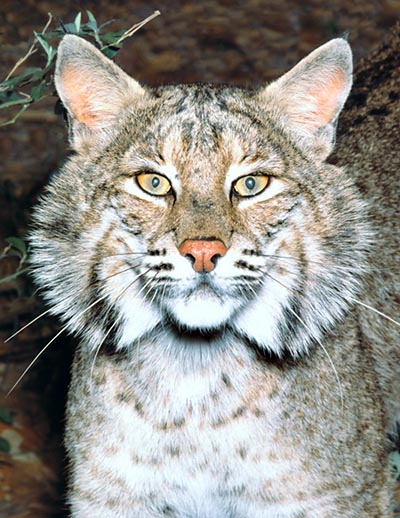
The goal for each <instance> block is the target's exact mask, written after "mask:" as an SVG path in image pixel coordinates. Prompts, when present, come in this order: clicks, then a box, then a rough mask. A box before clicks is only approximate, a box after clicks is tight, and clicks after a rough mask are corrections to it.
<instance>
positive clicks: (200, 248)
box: [179, 239, 227, 273]
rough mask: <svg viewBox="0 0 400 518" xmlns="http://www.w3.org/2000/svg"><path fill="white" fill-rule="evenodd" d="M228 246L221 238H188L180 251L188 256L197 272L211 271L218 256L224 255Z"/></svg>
mask: <svg viewBox="0 0 400 518" xmlns="http://www.w3.org/2000/svg"><path fill="white" fill-rule="evenodd" d="M226 252H227V248H226V246H225V245H224V243H223V242H222V241H220V240H219V239H210V240H208V239H186V240H185V241H184V242H183V243H182V244H181V246H180V247H179V253H180V254H181V255H183V256H184V257H188V258H189V259H190V260H191V261H192V263H193V269H194V270H195V271H196V272H199V273H203V272H211V271H212V270H214V268H215V264H216V262H217V259H218V257H223V256H224V255H225V254H226Z"/></svg>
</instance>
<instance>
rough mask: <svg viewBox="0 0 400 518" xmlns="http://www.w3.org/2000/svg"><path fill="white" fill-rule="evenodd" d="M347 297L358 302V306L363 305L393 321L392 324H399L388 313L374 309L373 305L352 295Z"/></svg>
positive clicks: (399, 324)
mask: <svg viewBox="0 0 400 518" xmlns="http://www.w3.org/2000/svg"><path fill="white" fill-rule="evenodd" d="M347 298H348V299H350V300H351V301H353V302H355V303H356V304H359V305H360V306H364V307H365V308H367V309H369V310H370V311H373V312H374V313H377V314H378V315H380V316H381V317H383V318H386V319H387V320H389V321H390V322H393V324H396V326H400V322H398V321H397V320H395V319H394V318H391V317H389V315H386V313H382V311H379V310H378V309H375V308H374V307H372V306H370V305H369V304H366V303H365V302H361V300H357V299H355V298H354V297H350V296H347Z"/></svg>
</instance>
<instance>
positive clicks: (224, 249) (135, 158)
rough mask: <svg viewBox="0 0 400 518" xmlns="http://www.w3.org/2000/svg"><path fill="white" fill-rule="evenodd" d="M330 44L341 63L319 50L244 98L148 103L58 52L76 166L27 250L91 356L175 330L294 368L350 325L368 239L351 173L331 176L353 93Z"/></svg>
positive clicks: (85, 49) (150, 98)
mask: <svg viewBox="0 0 400 518" xmlns="http://www.w3.org/2000/svg"><path fill="white" fill-rule="evenodd" d="M335 41H336V44H335V49H334V52H335V53H336V54H337V56H336V58H335V59H333V57H332V56H331V55H330V53H329V52H328V51H327V50H325V52H326V53H327V56H325V57H324V52H322V53H321V50H320V49H319V50H318V51H316V53H318V52H319V54H317V55H316V57H314V59H310V57H309V58H307V59H306V60H304V62H301V63H300V64H299V65H298V66H297V67H296V68H295V69H294V70H293V71H292V72H290V73H289V74H287V76H284V77H283V78H281V79H280V80H279V81H278V82H277V83H273V84H272V85H270V86H269V87H267V88H266V89H261V90H258V91H246V90H240V89H232V88H219V87H211V86H195V85H193V86H186V85H181V86H173V87H165V88H159V89H154V90H152V89H146V90H144V89H143V88H142V87H140V86H139V85H138V84H137V83H136V82H135V81H133V80H132V79H130V78H129V77H128V76H126V75H125V74H124V73H123V72H122V71H121V70H120V69H118V68H117V67H116V66H115V65H114V64H113V63H111V62H109V61H108V60H106V58H104V57H103V56H102V55H101V54H100V53H99V52H98V51H96V50H95V49H94V48H93V47H91V46H90V45H89V44H87V43H86V42H84V41H81V40H80V39H79V38H76V37H73V36H68V37H66V38H65V39H64V41H63V44H62V46H61V47H60V51H59V56H60V57H59V62H58V70H57V75H56V84H57V88H58V91H59V94H60V96H61V98H62V100H63V102H64V104H65V105H66V107H67V109H68V111H69V114H70V117H71V128H72V143H73V145H74V147H75V149H76V151H77V154H76V155H75V156H74V157H72V158H71V159H70V161H69V162H68V163H67V164H66V166H65V167H64V170H63V171H62V172H61V174H60V175H59V176H58V177H57V178H56V179H55V180H54V182H53V184H52V185H51V187H50V193H49V195H48V196H47V198H46V199H45V200H44V202H43V203H42V206H41V208H39V210H38V212H37V216H36V220H37V224H38V228H37V230H36V231H35V233H34V234H33V237H32V243H33V246H34V248H35V255H34V262H35V263H36V265H37V266H38V269H37V272H38V273H37V278H38V280H39V282H40V284H42V285H43V284H44V285H47V289H48V291H47V296H48V298H49V299H50V300H51V302H52V303H53V304H54V312H55V313H58V314H61V315H62V316H63V318H64V319H65V321H66V322H67V324H68V326H69V327H70V329H72V330H75V331H78V332H81V333H83V334H84V335H85V336H86V338H87V340H88V341H89V342H90V343H91V344H92V347H95V348H97V347H98V344H99V343H100V344H102V343H104V341H105V340H106V339H111V340H112V343H113V345H114V346H115V347H117V348H122V347H130V346H131V345H132V344H133V343H134V342H135V341H137V340H138V339H140V338H141V337H142V336H143V335H144V334H149V333H160V332H163V330H168V329H170V328H174V329H178V330H179V331H180V332H181V333H209V332H212V333H217V334H218V333H219V334H220V333H222V332H227V331H229V332H233V333H235V334H239V335H242V336H246V337H247V338H248V339H249V340H251V341H253V342H255V344H256V345H257V346H258V347H261V348H267V349H269V350H271V351H273V352H274V353H277V354H281V353H282V352H283V351H284V350H285V349H288V350H289V351H291V353H292V354H294V355H297V354H300V353H301V352H303V351H304V350H305V349H306V348H307V347H308V345H309V343H310V342H311V341H315V340H318V339H319V336H320V333H321V331H322V330H323V329H326V328H329V327H330V326H331V325H332V323H333V322H334V321H335V320H337V319H338V318H339V317H340V316H341V315H342V313H343V311H344V310H345V309H346V308H347V307H348V304H349V302H350V301H351V296H353V294H354V293H355V292H356V289H357V283H358V277H359V274H360V272H362V269H363V261H364V253H365V250H364V245H362V244H361V243H365V233H366V230H365V228H364V224H363V223H362V220H363V209H362V206H361V204H360V202H359V201H358V198H357V195H356V193H355V191H354V190H353V188H352V186H351V185H350V184H349V181H348V179H347V177H346V175H345V173H344V172H343V171H342V170H340V169H338V168H334V167H333V166H330V165H327V164H326V163H324V159H325V157H326V156H327V154H329V152H330V150H331V147H332V142H333V138H334V126H335V123H336V119H337V115H338V113H339V111H340V109H341V107H342V105H343V103H344V100H345V98H346V95H347V93H348V90H349V88H350V72H351V63H350V62H349V59H350V58H349V51H348V49H347V44H346V43H345V42H344V41H342V40H335ZM327 45H331V46H332V44H327ZM322 48H323V47H322ZM333 61H334V65H333V64H332V62H333ZM82 62H83V63H85V65H81V63H82ZM306 79H307V80H306ZM318 82H319V83H320V86H318ZM299 85H300V86H299ZM321 85H322V86H321ZM327 90H328V91H330V93H331V97H332V99H331V97H329V96H328V95H327ZM321 92H322V93H321ZM355 263H356V267H355Z"/></svg>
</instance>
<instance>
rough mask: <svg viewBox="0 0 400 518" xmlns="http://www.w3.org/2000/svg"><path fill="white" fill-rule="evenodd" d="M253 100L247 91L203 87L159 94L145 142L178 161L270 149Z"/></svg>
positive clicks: (264, 126) (170, 90) (167, 89)
mask: <svg viewBox="0 0 400 518" xmlns="http://www.w3.org/2000/svg"><path fill="white" fill-rule="evenodd" d="M253 97H254V95H253V94H252V92H251V91H243V90H241V89H233V88H221V87H212V86H207V85H180V86H176V87H168V88H164V89H161V90H160V91H159V100H160V102H159V103H158V105H157V109H156V110H155V112H154V116H153V124H152V125H151V127H150V128H148V131H147V141H148V142H150V141H153V145H155V146H157V149H158V151H159V152H160V151H161V149H162V148H163V151H164V153H167V151H168V150H170V152H173V150H174V149H175V148H176V149H178V150H179V154H180V156H182V154H185V155H186V156H187V155H191V156H196V157H198V158H200V157H207V159H210V158H211V157H212V156H215V154H219V155H221V154H223V155H232V158H234V157H235V154H236V153H238V152H239V150H240V153H241V154H244V155H248V154H250V153H252V152H254V151H255V148H256V147H259V148H263V147H264V148H265V147H268V148H270V146H269V145H268V138H267V127H266V125H265V124H263V122H262V120H261V119H260V118H259V117H258V116H257V114H256V111H255V110H254V107H253V105H254V102H252V98H253ZM260 151H261V149H260ZM174 158H175V159H176V158H177V157H174ZM237 158H238V157H237Z"/></svg>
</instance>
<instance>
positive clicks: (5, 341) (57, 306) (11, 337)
mask: <svg viewBox="0 0 400 518" xmlns="http://www.w3.org/2000/svg"><path fill="white" fill-rule="evenodd" d="M136 266H139V264H137V265H133V266H131V267H129V268H125V269H124V270H121V271H119V272H116V273H113V274H111V275H109V276H108V277H106V278H105V279H96V280H95V281H92V282H91V283H90V284H88V285H87V286H85V288H84V289H83V290H82V291H86V290H87V289H88V288H90V287H91V286H94V285H95V284H98V283H100V282H105V281H106V280H108V279H110V278H112V277H115V276H116V275H119V274H121V273H125V272H127V271H129V270H132V269H133V268H134V267H136ZM69 298H70V296H69V295H68V296H67V297H65V298H64V299H62V300H61V301H59V302H58V303H57V304H56V305H55V306H53V307H51V308H49V309H46V311H43V313H41V314H40V315H38V316H37V317H35V318H34V319H33V320H31V321H30V322H28V323H27V324H25V325H24V326H23V327H21V328H20V329H18V331H15V333H13V334H12V335H11V336H9V337H8V338H6V340H4V343H5V344H6V343H7V342H9V341H10V340H12V339H13V338H15V337H16V336H18V335H19V334H20V333H22V331H24V330H25V329H26V328H27V327H29V326H30V325H32V324H34V323H35V322H36V321H37V320H39V319H40V318H42V317H44V316H45V315H47V314H48V313H50V312H51V311H54V312H55V313H56V312H57V310H58V309H59V308H61V307H62V306H63V305H64V302H65V301H66V300H68V299H69Z"/></svg>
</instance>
